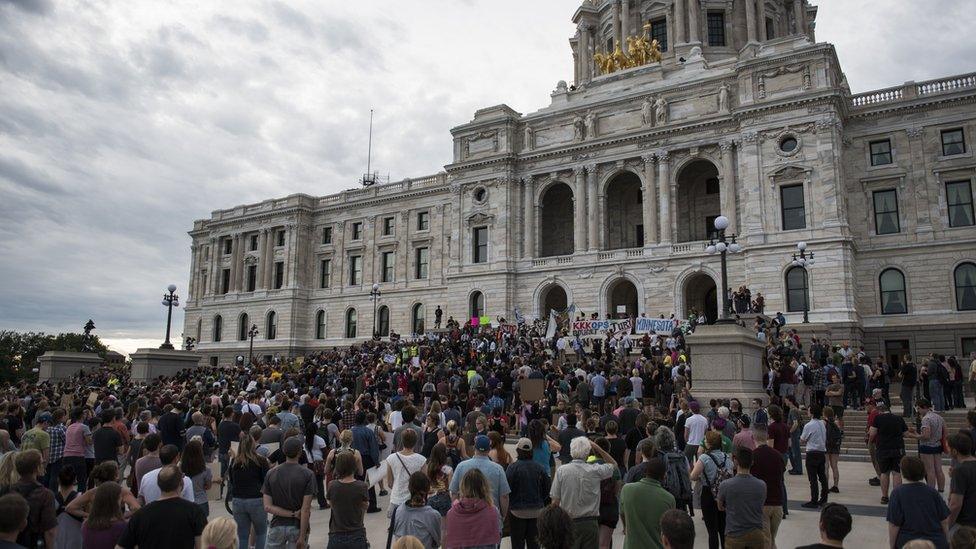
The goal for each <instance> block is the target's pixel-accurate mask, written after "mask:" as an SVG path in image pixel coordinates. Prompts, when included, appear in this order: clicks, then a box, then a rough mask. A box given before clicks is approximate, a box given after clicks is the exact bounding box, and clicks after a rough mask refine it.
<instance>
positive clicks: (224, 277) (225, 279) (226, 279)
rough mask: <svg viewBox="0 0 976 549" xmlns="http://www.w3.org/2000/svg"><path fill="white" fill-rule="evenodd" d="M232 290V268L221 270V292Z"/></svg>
mask: <svg viewBox="0 0 976 549" xmlns="http://www.w3.org/2000/svg"><path fill="white" fill-rule="evenodd" d="M229 291H230V269H224V270H223V271H221V272H220V293H222V294H226V293H227V292H229Z"/></svg>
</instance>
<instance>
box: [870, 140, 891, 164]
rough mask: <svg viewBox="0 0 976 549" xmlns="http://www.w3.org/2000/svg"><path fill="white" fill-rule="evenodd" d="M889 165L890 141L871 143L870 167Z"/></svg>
mask: <svg viewBox="0 0 976 549" xmlns="http://www.w3.org/2000/svg"><path fill="white" fill-rule="evenodd" d="M885 164H891V140H890V139H884V140H882V141H872V142H871V165H872V166H884V165H885Z"/></svg>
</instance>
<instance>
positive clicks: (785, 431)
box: [767, 421, 790, 454]
mask: <svg viewBox="0 0 976 549" xmlns="http://www.w3.org/2000/svg"><path fill="white" fill-rule="evenodd" d="M767 429H768V431H769V438H771V439H772V440H773V448H774V449H775V450H776V451H777V452H779V453H780V454H785V453H786V452H787V451H788V450H789V448H790V429H789V427H787V426H786V424H785V423H783V422H782V421H774V422H773V423H770V424H769V427H767Z"/></svg>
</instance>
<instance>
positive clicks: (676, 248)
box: [671, 240, 708, 254]
mask: <svg viewBox="0 0 976 549" xmlns="http://www.w3.org/2000/svg"><path fill="white" fill-rule="evenodd" d="M706 246H708V242H707V241H705V240H701V241H698V242H682V243H680V244H672V245H671V253H672V254H692V253H701V252H704V251H705V247H706Z"/></svg>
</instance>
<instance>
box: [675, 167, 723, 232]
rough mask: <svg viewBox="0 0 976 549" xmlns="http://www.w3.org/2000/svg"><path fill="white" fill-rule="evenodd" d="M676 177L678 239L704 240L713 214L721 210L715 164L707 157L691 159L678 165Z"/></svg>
mask: <svg viewBox="0 0 976 549" xmlns="http://www.w3.org/2000/svg"><path fill="white" fill-rule="evenodd" d="M676 181H677V186H676V189H677V192H676V193H675V205H676V210H675V214H676V215H675V217H676V220H677V225H678V227H677V229H678V234H677V239H678V242H694V241H698V240H708V239H709V238H710V237H711V234H712V232H713V231H714V230H715V229H714V227H715V225H714V224H713V223H714V221H715V218H716V217H718V216H719V215H721V214H722V195H721V183H720V180H719V175H718V168H717V167H715V164H712V163H711V162H710V161H708V160H703V159H699V160H694V161H692V162H691V163H689V164H688V165H686V166H685V167H683V168H682V169H681V171H680V172H679V173H678V177H677V179H676Z"/></svg>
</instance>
